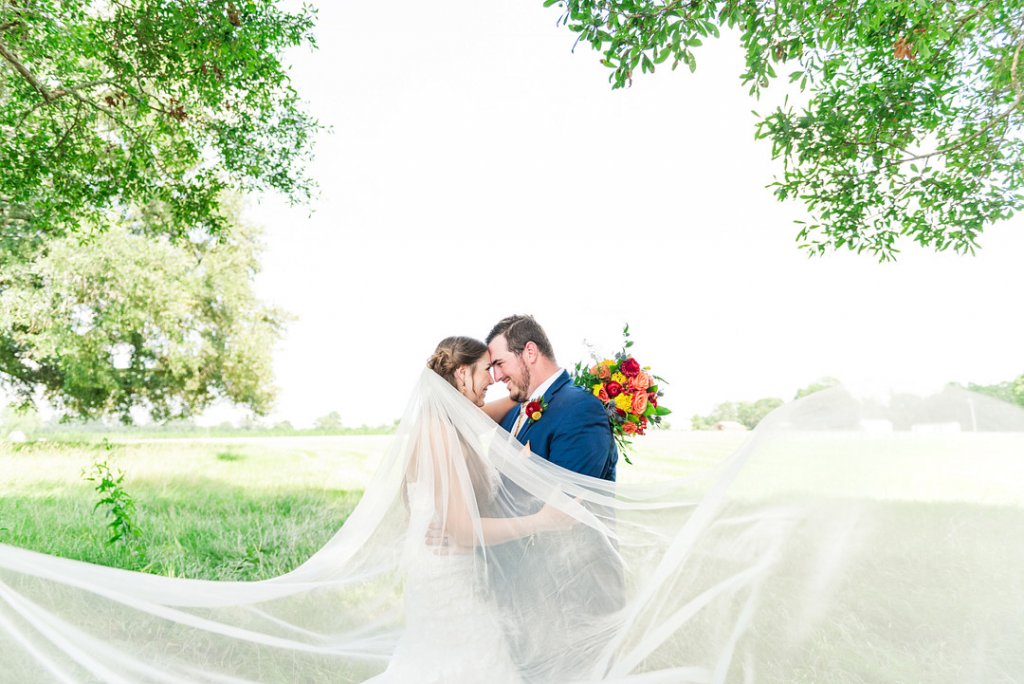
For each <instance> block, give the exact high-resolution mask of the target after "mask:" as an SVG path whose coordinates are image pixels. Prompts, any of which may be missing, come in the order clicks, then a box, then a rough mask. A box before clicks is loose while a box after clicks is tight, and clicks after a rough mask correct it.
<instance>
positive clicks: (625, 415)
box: [572, 325, 672, 465]
mask: <svg viewBox="0 0 1024 684" xmlns="http://www.w3.org/2000/svg"><path fill="white" fill-rule="evenodd" d="M622 336H623V338H624V340H625V341H624V343H623V346H622V351H620V352H617V353H616V354H615V358H613V359H604V360H603V361H598V359H597V357H595V358H594V361H595V362H596V363H594V364H585V363H583V362H579V363H577V364H576V370H575V371H574V372H573V377H572V379H573V382H574V383H575V384H576V385H578V386H580V387H582V388H584V389H586V390H588V391H590V392H592V393H593V394H594V396H595V397H597V398H598V399H600V400H601V403H603V404H604V410H605V412H606V413H607V414H608V422H609V423H611V426H612V436H613V437H614V438H615V442H616V444H618V445H619V450H620V451H621V452H622V457H623V458H624V459H625V460H626V463H629V464H630V465H632V463H633V462H632V461H630V460H629V454H628V451H627V448H629V447H631V446H632V441H631V440H632V438H634V437H636V436H637V435H644V434H646V432H647V428H648V427H650V426H651V425H654V426H660V425H661V418H662V416H667V415H668V414H670V413H672V411H670V410H669V409H668V408H667V407H665V406H661V405H659V400H660V398H661V397H662V396H664V392H662V391H661V389H660V385H661V384H662V383H664V382H665V381H664V380H663V379H662V378H660V377H658V376H657V375H654V374H652V373H651V372H650V371H651V367H650V366H643V367H641V366H640V362H639V361H637V360H636V359H635V358H633V357H632V356H631V355H630V354H629V351H628V350H629V348H630V347H632V346H633V342H632V340H630V339H629V326H628V325H627V326H626V327H625V328H623V330H622Z"/></svg>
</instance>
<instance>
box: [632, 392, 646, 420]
mask: <svg viewBox="0 0 1024 684" xmlns="http://www.w3.org/2000/svg"><path fill="white" fill-rule="evenodd" d="M646 409H647V393H646V392H637V393H636V394H634V395H633V413H634V414H636V415H638V416H639V415H641V414H643V412H644V411H645V410H646Z"/></svg>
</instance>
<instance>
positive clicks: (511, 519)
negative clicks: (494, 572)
mask: <svg viewBox="0 0 1024 684" xmlns="http://www.w3.org/2000/svg"><path fill="white" fill-rule="evenodd" d="M427 367H428V368H429V369H430V370H431V371H433V372H434V373H436V374H437V375H438V377H440V378H441V379H443V380H444V381H446V382H447V383H449V384H450V385H451V386H453V387H454V388H456V390H458V392H459V393H460V394H462V395H463V396H464V397H465V398H466V399H468V400H469V401H471V402H473V403H474V404H475V405H476V406H478V407H480V408H481V409H483V410H484V411H485V412H486V413H487V415H488V416H490V417H491V418H492V419H493V420H495V421H498V420H499V419H500V418H501V416H503V415H504V414H505V413H506V412H507V411H508V410H509V409H510V408H511V407H512V405H513V404H512V402H511V401H510V400H503V401H502V400H499V401H497V402H492V403H491V405H489V406H487V405H485V404H484V396H485V394H486V391H487V388H488V387H489V386H490V385H491V384H492V382H493V381H492V379H491V375H490V370H489V367H488V359H487V345H485V344H484V343H483V342H481V341H479V340H476V339H473V338H470V337H448V338H445V339H444V340H441V342H440V343H439V344H438V346H437V349H436V350H435V351H434V354H433V356H431V357H430V359H429V361H428V362H427ZM471 439H473V436H472V435H468V434H460V433H459V432H458V431H457V430H456V429H454V426H453V425H451V423H450V422H449V421H447V420H446V419H445V417H444V416H442V415H437V416H435V417H434V421H433V422H432V423H427V424H425V425H424V430H423V431H422V432H421V434H420V435H418V437H417V441H416V443H415V445H414V446H413V449H412V454H411V457H410V459H409V463H408V465H407V467H406V479H405V494H406V501H407V503H408V507H409V529H410V534H408V535H407V537H406V549H405V552H406V557H405V559H404V565H405V567H406V568H407V569H408V570H407V572H408V575H407V577H406V582H405V629H404V631H403V633H402V638H401V640H400V641H399V643H398V646H397V647H396V649H395V652H394V656H393V657H392V658H391V662H390V664H389V666H388V669H387V671H386V672H385V673H384V674H383V675H380V676H379V677H375V678H374V679H373V680H372V681H373V682H375V683H378V682H379V683H383V682H392V681H393V682H421V683H423V684H430V683H434V682H436V683H437V684H445V683H447V682H484V681H486V682H495V683H496V684H499V683H502V682H520V681H522V678H521V677H520V674H519V671H518V670H517V668H516V667H515V665H514V664H513V661H512V657H511V653H510V651H509V647H508V644H507V643H506V637H505V634H506V629H505V628H504V627H503V626H502V623H501V620H500V618H499V614H498V612H497V606H496V604H495V602H494V600H493V597H492V596H491V590H490V589H489V587H488V586H487V581H488V575H487V572H486V567H485V566H484V565H483V561H484V560H485V559H486V554H487V551H486V549H487V547H488V546H493V545H498V544H504V543H508V542H512V541H515V540H518V539H522V538H523V537H528V536H531V535H535V534H542V533H545V532H552V531H556V530H559V529H568V528H569V527H571V522H573V519H572V518H570V517H568V516H566V515H564V514H562V513H561V512H559V511H558V509H557V508H555V507H554V506H552V505H550V504H546V505H544V506H543V507H542V508H541V509H540V511H538V512H537V513H534V514H531V515H525V516H516V515H514V514H511V512H510V511H509V510H508V507H507V506H503V502H502V501H500V500H499V498H498V492H499V490H500V489H501V480H500V476H499V474H498V470H497V469H496V468H494V467H493V466H491V465H490V464H489V463H487V461H486V460H485V459H484V458H483V455H482V453H481V452H482V449H481V447H480V445H479V444H478V443H477V444H475V445H471V443H470V440H471ZM420 533H422V536H420ZM466 653H472V654H474V657H472V658H466V657H462V656H463V655H464V654H466Z"/></svg>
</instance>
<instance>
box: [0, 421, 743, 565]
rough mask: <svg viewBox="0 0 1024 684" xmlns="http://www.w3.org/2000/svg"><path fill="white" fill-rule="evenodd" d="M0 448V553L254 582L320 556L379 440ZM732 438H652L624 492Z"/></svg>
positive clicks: (671, 473) (699, 461)
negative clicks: (114, 493)
mask: <svg viewBox="0 0 1024 684" xmlns="http://www.w3.org/2000/svg"><path fill="white" fill-rule="evenodd" d="M107 437H108V438H109V440H110V442H109V447H108V446H105V445H104V443H103V442H102V441H100V437H99V436H97V435H90V438H89V440H88V441H86V442H80V443H73V442H67V441H37V442H29V443H25V444H20V445H19V444H6V445H2V446H0V472H2V473H3V474H4V492H3V497H2V498H0V542H4V543H8V544H13V545H16V546H21V547H24V548H27V549H33V550H36V551H41V552H44V553H50V554H54V555H58V556H63V557H66V558H74V559H77V560H83V561H88V562H90V563H98V564H101V565H109V566H116V567H123V568H127V569H131V570H142V571H145V572H150V573H155V574H160V575H167V576H174V577H192V578H204V579H231V580H255V579H265V578H269V577H274V576H276V575H279V574H281V573H284V572H287V571H289V570H291V569H293V568H294V567H296V566H297V565H299V564H301V563H302V562H303V561H304V560H305V559H307V558H308V557H309V556H310V555H312V554H313V552H315V551H316V550H317V549H319V548H320V547H321V546H322V545H323V544H324V543H325V542H326V541H327V540H328V539H329V538H330V537H331V535H333V534H334V533H335V532H336V531H337V530H338V528H340V527H341V525H342V523H343V522H344V521H345V519H346V518H347V517H348V515H349V513H350V512H351V511H352V509H353V508H354V507H355V505H356V503H357V502H358V500H359V498H360V497H361V496H362V491H363V487H364V486H365V483H366V482H367V481H368V480H369V478H370V475H371V474H372V473H373V471H374V469H375V468H376V465H377V463H378V461H379V459H380V458H381V457H382V456H383V454H384V450H385V449H386V446H387V444H388V440H389V438H388V437H387V436H352V435H350V436H343V437H338V436H333V437H331V436H324V437H314V436H306V437H295V436H285V437H266V436H263V437H250V438H244V437H238V436H237V435H236V436H233V437H231V438H196V437H193V438H189V439H167V438H161V439H153V440H139V439H138V438H137V437H136V436H135V435H134V434H133V435H131V436H127V435H121V434H116V433H114V434H110V435H107ZM742 439H743V437H742V436H737V435H721V434H711V433H699V434H697V433H695V434H694V435H685V439H680V433H669V432H664V433H653V434H652V435H650V436H649V437H647V438H646V440H645V442H641V443H640V444H639V445H638V446H640V447H641V448H640V450H639V452H638V454H637V457H636V458H635V459H634V462H635V463H636V465H634V466H628V465H625V464H620V468H619V473H620V474H619V479H620V481H623V482H643V481H652V480H664V479H667V478H670V477H677V476H680V475H685V474H687V473H690V472H693V471H695V470H703V469H706V468H707V467H709V466H710V465H711V464H713V463H715V462H717V461H718V460H720V459H721V458H723V457H724V456H726V455H728V454H729V453H731V452H732V451H733V450H734V449H735V446H736V445H737V444H738V443H739V442H740V441H741V440H742ZM97 458H99V459H107V460H108V462H109V463H110V465H111V467H112V468H114V469H122V470H124V471H125V472H126V476H125V479H124V482H123V485H122V486H123V488H124V489H125V491H127V492H128V494H130V495H131V496H132V497H133V498H134V499H135V501H136V506H137V513H136V519H135V523H136V524H137V526H138V528H139V529H140V530H141V537H140V538H139V539H138V540H137V541H135V542H134V543H131V544H128V545H123V544H114V545H111V544H107V543H106V540H107V539H108V538H109V536H110V535H109V532H108V530H107V528H106V525H107V523H108V522H109V520H110V519H109V518H108V517H107V516H106V514H105V512H104V510H103V508H102V507H101V508H100V509H99V510H96V511H94V510H93V507H94V506H95V504H96V502H97V501H98V498H99V497H98V495H97V494H96V492H94V491H93V489H92V484H91V483H89V482H86V481H84V480H83V479H82V475H81V472H82V469H83V468H85V467H87V466H89V465H90V464H91V463H92V462H93V461H94V460H95V459H97Z"/></svg>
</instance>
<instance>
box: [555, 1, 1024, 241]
mask: <svg viewBox="0 0 1024 684" xmlns="http://www.w3.org/2000/svg"><path fill="white" fill-rule="evenodd" d="M554 4H558V5H559V6H561V7H563V8H564V12H563V14H562V15H561V18H560V23H562V24H564V25H567V26H568V27H569V29H570V30H572V31H573V32H575V33H576V34H577V35H578V39H577V41H578V42H579V41H582V42H585V43H589V44H590V45H591V46H592V47H593V48H594V49H595V50H598V51H599V52H601V53H602V55H603V59H602V63H603V64H605V65H606V66H608V67H609V68H610V69H611V70H612V73H611V75H610V80H611V83H612V86H613V87H615V88H620V87H623V86H626V85H632V83H633V79H634V77H635V76H637V74H638V73H644V72H653V71H654V70H655V68H656V66H658V65H661V64H664V63H666V62H669V63H671V66H672V68H673V69H675V68H676V67H677V66H678V65H679V64H685V65H686V66H687V67H689V69H690V70H691V71H693V70H694V69H695V68H696V57H695V49H696V48H697V47H699V46H700V45H701V43H702V40H704V39H705V38H707V37H709V36H714V37H718V36H719V33H720V30H722V29H731V30H735V31H737V32H738V33H739V38H740V42H741V44H742V47H743V49H744V50H745V52H746V70H745V71H744V72H743V74H742V75H741V78H742V80H743V82H744V83H745V84H749V86H750V93H751V94H752V95H754V96H760V95H761V93H762V92H763V91H764V90H765V89H766V88H768V86H769V84H770V83H771V82H772V81H774V80H776V79H777V78H778V77H779V76H780V75H783V76H785V77H786V80H787V81H788V82H789V83H790V84H792V85H793V86H795V87H796V89H797V91H798V92H797V97H796V98H794V99H795V100H798V101H800V102H801V104H800V105H799V106H797V105H794V104H790V102H789V99H788V97H787V99H786V104H785V105H783V106H781V107H778V108H777V109H775V110H774V111H772V112H771V113H769V114H767V115H764V116H758V121H757V125H756V136H757V137H758V138H765V139H768V140H770V141H771V143H772V155H773V157H775V158H777V159H781V160H782V162H783V172H782V176H781V178H779V179H776V180H775V182H774V183H772V187H774V189H775V195H776V196H777V197H778V199H780V200H787V199H789V198H794V199H800V200H802V201H803V202H804V203H805V204H806V206H807V209H808V210H809V212H810V215H811V218H810V221H808V222H801V223H802V227H801V228H800V230H799V233H798V240H799V243H800V246H801V247H802V248H804V249H807V250H808V251H809V252H811V253H817V254H820V253H823V252H825V251H827V250H831V249H838V248H841V247H847V248H849V249H852V250H856V251H857V252H863V251H868V252H870V253H873V254H875V255H876V256H878V257H879V258H880V259H881V260H888V259H893V258H894V257H895V254H896V253H897V252H898V251H899V250H898V247H897V244H896V243H897V238H898V237H899V236H901V235H902V236H907V237H908V238H911V239H913V240H914V241H916V242H918V243H920V244H921V245H924V246H929V247H931V248H934V249H936V250H940V251H941V250H945V249H947V248H950V247H951V248H953V249H954V250H955V251H957V252H959V253H964V252H971V253H973V252H974V250H975V249H976V248H977V246H978V242H977V239H978V235H979V234H980V233H981V232H982V229H983V228H984V227H985V226H986V225H988V224H990V223H992V222H994V221H997V220H999V219H1006V218H1009V217H1010V216H1011V215H1013V214H1014V213H1015V212H1017V211H1019V210H1020V208H1021V204H1022V201H1024V198H1022V195H1021V193H1020V190H1021V187H1022V186H1024V136H1021V134H1020V133H1021V125H1022V122H1024V107H1022V104H1024V83H1022V77H1021V74H1022V72H1024V63H1022V55H1021V52H1022V48H1024V21H1022V20H1021V17H1024V0H1009V1H1005V2H992V1H991V0H964V1H954V0H949V1H946V2H913V1H912V0H893V1H890V0H862V1H861V2H853V3H849V2H836V1H834V0H814V1H811V2H802V1H798V0H764V1H763V2H757V1H754V0H707V1H704V2H701V1H700V0H687V1H683V0H616V1H615V2H609V1H607V0H545V5H546V6H550V5H554ZM784 68H785V69H786V71H787V72H788V73H785V72H783V69H784ZM755 114H756V113H755Z"/></svg>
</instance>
